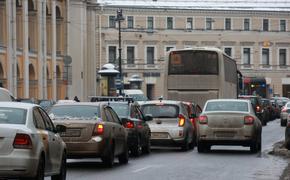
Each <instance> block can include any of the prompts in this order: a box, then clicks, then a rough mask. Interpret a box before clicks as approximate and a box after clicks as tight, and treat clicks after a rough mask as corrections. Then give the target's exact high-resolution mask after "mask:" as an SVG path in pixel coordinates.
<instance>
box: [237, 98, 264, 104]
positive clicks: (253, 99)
mask: <svg viewBox="0 0 290 180" xmlns="http://www.w3.org/2000/svg"><path fill="white" fill-rule="evenodd" d="M239 99H249V100H250V101H251V103H252V104H254V105H257V104H259V102H258V100H257V98H256V97H247V96H245V97H239Z"/></svg>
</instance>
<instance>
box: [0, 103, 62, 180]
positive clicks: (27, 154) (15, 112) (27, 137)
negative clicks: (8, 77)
mask: <svg viewBox="0 0 290 180" xmlns="http://www.w3.org/2000/svg"><path fill="white" fill-rule="evenodd" d="M65 129H66V128H65V127H64V126H60V125H59V126H56V127H55V126H54V125H53V123H52V121H51V119H50V118H49V116H48V115H47V114H46V112H45V111H44V110H43V109H42V108H41V107H40V106H38V105H36V104H29V103H20V102H0V177H3V178H27V179H44V176H52V180H64V179H65V178H66V145H65V143H64V142H63V140H62V139H61V137H60V136H59V134H58V132H63V131H65Z"/></svg>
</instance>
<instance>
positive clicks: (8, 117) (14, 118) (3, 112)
mask: <svg viewBox="0 0 290 180" xmlns="http://www.w3.org/2000/svg"><path fill="white" fill-rule="evenodd" d="M26 114H27V111H26V110H24V109H19V108H4V107H0V124H25V122H26Z"/></svg>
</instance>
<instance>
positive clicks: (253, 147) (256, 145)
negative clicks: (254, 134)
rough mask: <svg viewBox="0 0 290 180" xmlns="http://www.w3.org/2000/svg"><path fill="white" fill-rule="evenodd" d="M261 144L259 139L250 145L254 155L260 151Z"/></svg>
mask: <svg viewBox="0 0 290 180" xmlns="http://www.w3.org/2000/svg"><path fill="white" fill-rule="evenodd" d="M259 146H260V143H259V139H258V138H257V139H256V140H255V141H253V142H252V143H251V145H250V151H251V152H252V153H257V152H258V151H259V148H260V147H259Z"/></svg>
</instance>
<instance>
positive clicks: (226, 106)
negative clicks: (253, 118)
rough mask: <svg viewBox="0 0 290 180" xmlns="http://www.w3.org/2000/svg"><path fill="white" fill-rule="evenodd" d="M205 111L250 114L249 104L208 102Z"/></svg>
mask: <svg viewBox="0 0 290 180" xmlns="http://www.w3.org/2000/svg"><path fill="white" fill-rule="evenodd" d="M205 111H243V112H248V111H249V110H248V103H246V102H233V101H218V102H208V103H207V105H206V108H205Z"/></svg>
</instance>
